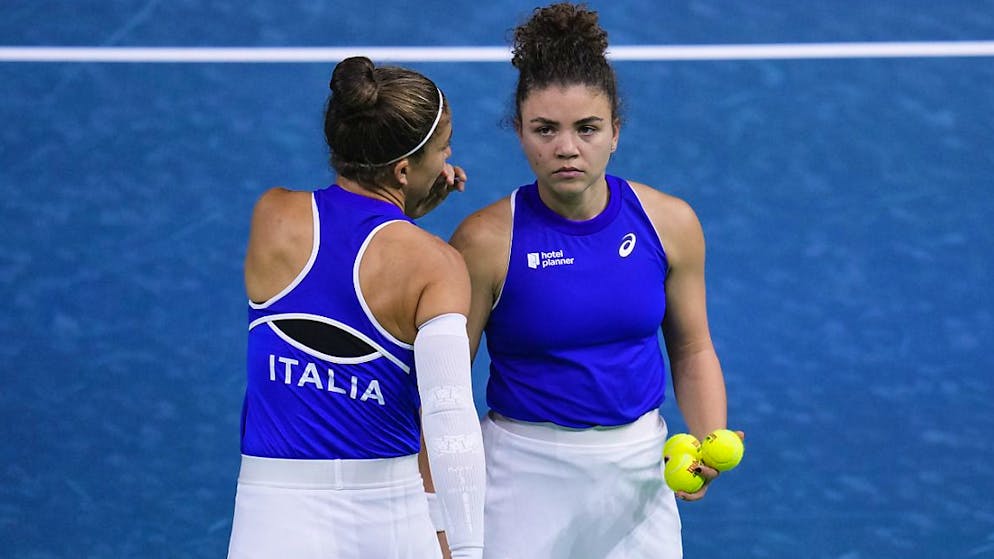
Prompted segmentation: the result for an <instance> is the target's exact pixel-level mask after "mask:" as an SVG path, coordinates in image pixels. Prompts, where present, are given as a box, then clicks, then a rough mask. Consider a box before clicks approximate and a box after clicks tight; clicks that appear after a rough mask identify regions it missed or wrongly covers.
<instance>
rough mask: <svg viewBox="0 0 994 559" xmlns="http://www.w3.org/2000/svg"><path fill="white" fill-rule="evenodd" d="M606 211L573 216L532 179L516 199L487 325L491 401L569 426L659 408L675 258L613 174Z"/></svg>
mask: <svg viewBox="0 0 994 559" xmlns="http://www.w3.org/2000/svg"><path fill="white" fill-rule="evenodd" d="M607 184H608V192H609V199H608V204H607V207H606V208H605V209H604V211H603V212H601V213H600V214H599V215H598V216H596V217H594V218H593V219H590V220H587V221H570V220H568V219H566V218H564V217H562V216H560V215H559V214H557V213H555V212H553V211H552V210H550V209H549V208H548V207H547V206H545V204H544V203H543V202H542V200H541V199H540V198H539V194H538V187H537V185H536V184H535V183H533V184H530V185H526V186H522V187H520V188H518V189H517V190H516V191H515V192H514V193H513V194H512V197H511V207H512V234H511V252H510V261H509V262H508V270H507V277H506V279H505V280H504V286H503V288H502V290H501V293H500V296H499V297H498V301H497V303H496V304H495V305H494V308H493V310H492V312H491V314H490V319H489V321H488V323H487V327H486V341H487V351H488V352H489V354H490V379H489V381H488V384H487V404H488V405H489V406H490V408H491V409H493V410H494V411H496V412H498V413H500V414H502V415H504V416H507V417H510V418H512V419H518V420H522V421H541V422H552V423H556V424H558V425H562V426H565V427H573V428H587V427H593V426H597V425H603V426H610V425H623V424H626V423H631V422H632V421H634V420H635V419H637V418H638V417H640V416H641V415H643V414H645V413H646V412H648V411H650V410H652V409H656V408H658V407H659V406H660V404H661V403H662V401H663V398H664V392H665V380H666V365H665V361H664V359H663V353H662V348H661V346H660V339H659V329H660V325H661V324H662V321H663V314H664V313H665V311H666V293H665V288H664V282H665V280H666V272H667V262H666V254H665V252H664V251H663V247H662V243H661V242H660V241H659V237H658V235H657V234H656V231H655V230H654V229H653V227H652V223H651V222H650V221H649V218H648V216H646V214H645V211H644V210H643V208H642V204H641V202H639V200H638V198H637V196H636V195H635V192H634V191H633V190H632V188H631V186H629V184H628V183H627V182H625V181H624V180H622V179H620V178H617V177H613V176H610V175H609V176H607Z"/></svg>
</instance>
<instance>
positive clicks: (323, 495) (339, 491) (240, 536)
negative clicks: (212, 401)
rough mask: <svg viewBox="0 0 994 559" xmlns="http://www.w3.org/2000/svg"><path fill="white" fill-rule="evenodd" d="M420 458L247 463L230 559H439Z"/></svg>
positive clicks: (251, 460)
mask: <svg viewBox="0 0 994 559" xmlns="http://www.w3.org/2000/svg"><path fill="white" fill-rule="evenodd" d="M441 556H442V555H441V550H440V549H439V545H438V539H437V536H436V535H435V529H434V527H433V526H432V524H431V520H430V518H429V516H428V502H427V500H426V499H425V496H424V486H423V485H422V482H421V474H420V473H419V471H418V463H417V455H412V456H404V457H400V458H389V459H382V460H283V459H276V458H260V457H255V456H242V466H241V472H240V473H239V476H238V490H237V494H236V496H235V513H234V520H233V523H232V528H231V540H230V542H229V545H228V557H229V559H319V558H321V559H330V558H334V559H353V558H355V559H360V558H362V559H368V558H375V559H426V558H427V559H439V558H441Z"/></svg>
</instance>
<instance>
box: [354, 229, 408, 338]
mask: <svg viewBox="0 0 994 559" xmlns="http://www.w3.org/2000/svg"><path fill="white" fill-rule="evenodd" d="M403 221H404V220H402V219H391V220H390V221H384V222H383V223H381V224H379V225H377V226H376V227H374V228H373V230H372V231H370V232H369V235H366V240H364V241H363V242H362V246H360V247H359V252H358V253H356V256H355V262H354V263H353V264H352V288H353V289H355V296H356V299H357V300H358V301H359V305H360V306H361V307H362V312H364V313H365V314H366V318H368V319H369V322H370V323H371V324H372V325H373V327H374V328H376V331H377V332H379V333H380V334H381V335H382V336H383V337H384V338H386V339H388V340H390V341H391V342H393V343H394V344H396V345H397V346H399V347H402V348H405V349H414V346H413V345H412V344H409V343H406V342H403V341H401V340H398V339H397V338H395V337H394V336H393V334H391V333H390V332H388V331H387V329H386V328H384V327H383V325H382V324H380V321H378V320H376V317H375V316H373V311H371V310H370V309H369V305H367V304H366V298H365V297H363V295H362V287H360V286H359V264H360V263H361V262H362V257H363V255H364V254H366V248H367V247H368V246H369V242H370V241H372V240H373V236H374V235H376V234H377V233H379V232H380V229H383V228H384V227H386V226H387V225H390V224H391V223H398V222H403Z"/></svg>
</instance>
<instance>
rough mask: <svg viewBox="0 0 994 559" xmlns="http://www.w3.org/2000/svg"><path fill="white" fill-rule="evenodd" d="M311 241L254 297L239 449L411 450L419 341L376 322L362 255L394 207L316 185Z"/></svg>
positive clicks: (305, 455) (318, 453)
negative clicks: (280, 281) (286, 274)
mask: <svg viewBox="0 0 994 559" xmlns="http://www.w3.org/2000/svg"><path fill="white" fill-rule="evenodd" d="M312 205H313V210H314V213H313V215H314V231H315V236H314V246H313V249H312V253H311V257H310V261H309V262H308V263H307V265H306V266H305V267H304V269H303V270H302V271H301V273H300V274H299V275H298V277H297V278H296V279H295V280H294V281H293V282H292V283H291V284H290V285H289V286H288V287H287V288H286V289H284V290H283V292H281V293H280V294H278V295H277V296H275V297H274V298H273V299H270V300H269V301H267V302H265V303H262V304H255V303H251V302H250V303H249V334H248V378H247V383H246V392H245V401H244V405H243V408H242V429H241V431H242V453H243V454H247V455H251V456H263V457H269V458H297V459H366V458H388V457H395V456H404V455H410V454H415V453H417V452H418V448H419V447H420V427H419V425H420V421H419V417H418V408H419V406H420V399H419V397H418V391H417V380H416V377H415V371H414V348H413V346H412V345H410V344H406V343H404V342H401V341H399V340H397V339H395V338H394V337H393V336H391V335H390V334H389V333H388V332H387V331H386V330H384V329H383V327H382V326H381V325H380V324H379V323H377V322H376V319H375V318H374V317H373V315H372V314H371V313H370V311H369V309H368V307H367V306H366V302H365V301H364V299H363V297H362V293H361V291H360V288H359V279H358V278H359V276H358V274H359V261H360V260H361V258H362V254H363V252H364V251H365V248H366V246H367V243H368V242H369V240H370V239H371V238H372V236H373V234H374V233H375V232H376V231H377V230H378V229H379V228H380V227H381V226H383V225H385V224H387V223H390V222H393V221H397V220H404V221H410V219H409V218H408V217H406V216H405V215H404V214H403V212H402V211H401V210H400V209H399V208H397V207H396V206H394V205H392V204H389V203H387V202H384V201H381V200H374V199H372V198H367V197H365V196H360V195H358V194H353V193H351V192H348V191H346V190H343V189H342V188H340V187H338V186H336V185H332V186H330V187H328V188H325V189H323V190H318V191H316V192H314V194H313V199H312Z"/></svg>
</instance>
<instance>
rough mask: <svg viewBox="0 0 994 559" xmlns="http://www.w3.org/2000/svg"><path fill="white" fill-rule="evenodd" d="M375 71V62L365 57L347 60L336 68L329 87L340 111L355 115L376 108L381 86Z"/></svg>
mask: <svg viewBox="0 0 994 559" xmlns="http://www.w3.org/2000/svg"><path fill="white" fill-rule="evenodd" d="M373 69H374V66H373V61H372V60H370V59H368V58H366V57H365V56H354V57H352V58H346V59H345V60H342V61H341V62H339V63H338V65H336V66H335V71H334V72H333V73H332V75H331V83H330V84H329V87H330V88H331V94H332V96H333V97H334V99H335V106H336V107H338V109H339V110H341V111H343V112H348V113H355V112H362V111H363V110H366V109H371V108H373V107H375V106H376V101H377V100H378V99H379V94H380V86H379V83H377V81H376V74H375V73H374V72H373Z"/></svg>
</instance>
